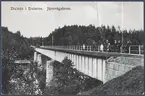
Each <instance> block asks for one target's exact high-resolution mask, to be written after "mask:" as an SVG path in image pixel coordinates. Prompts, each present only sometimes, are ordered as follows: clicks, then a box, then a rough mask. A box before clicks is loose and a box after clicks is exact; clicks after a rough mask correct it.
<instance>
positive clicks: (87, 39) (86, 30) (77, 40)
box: [29, 25, 144, 46]
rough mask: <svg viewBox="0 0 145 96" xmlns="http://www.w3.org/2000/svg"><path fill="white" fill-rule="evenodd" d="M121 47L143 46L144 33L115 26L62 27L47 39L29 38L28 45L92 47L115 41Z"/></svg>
mask: <svg viewBox="0 0 145 96" xmlns="http://www.w3.org/2000/svg"><path fill="white" fill-rule="evenodd" d="M122 34H123V45H126V44H127V42H130V44H131V45H143V41H144V40H143V38H144V31H143V30H129V31H127V30H120V31H119V27H118V28H116V27H115V26H104V25H102V26H100V27H97V28H96V27H95V26H93V25H89V26H78V25H71V26H64V27H62V28H58V29H55V30H54V31H53V32H52V33H50V34H49V36H48V37H31V38H29V43H30V44H32V45H34V46H42V45H44V46H48V45H52V40H53V45H62V46H64V45H83V44H86V45H92V44H97V45H100V44H104V43H106V41H107V40H108V41H109V43H110V44H111V45H113V44H114V43H115V42H114V41H115V40H116V41H117V42H121V43H122Z"/></svg>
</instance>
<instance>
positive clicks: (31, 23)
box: [1, 1, 144, 37]
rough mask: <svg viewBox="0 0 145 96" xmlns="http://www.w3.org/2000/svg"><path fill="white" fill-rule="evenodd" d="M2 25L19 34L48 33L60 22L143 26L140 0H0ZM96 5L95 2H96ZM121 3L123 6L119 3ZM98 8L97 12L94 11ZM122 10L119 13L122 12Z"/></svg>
mask: <svg viewBox="0 0 145 96" xmlns="http://www.w3.org/2000/svg"><path fill="white" fill-rule="evenodd" d="M1 4H2V8H1V12H2V13H1V15H2V18H1V19H2V26H5V27H8V29H9V30H10V31H12V32H16V31H20V32H21V34H23V36H26V37H30V36H31V37H34V36H44V37H46V36H48V35H49V33H51V32H52V31H53V30H54V29H56V28H58V27H63V26H64V25H74V24H78V25H86V26H87V25H89V24H92V25H95V26H96V27H97V26H98V25H101V24H103V25H110V26H112V25H114V26H115V27H117V26H120V27H121V28H123V29H127V30H129V29H139V30H140V29H143V27H144V16H143V12H144V11H143V7H144V6H143V3H142V2H123V4H122V3H121V2H94V1H93V2H36V1H35V2H34V1H33V2H22V1H21V2H16V1H13V2H12V1H11V2H10V1H9V2H8V1H7V2H6V1H2V3H1ZM97 5H98V6H97ZM122 5H123V7H122ZM11 7H23V8H25V7H41V8H43V11H40V10H35V11H30V10H21V11H19V10H11ZM47 7H53V8H54V7H64V8H70V9H71V10H61V11H58V10H53V11H52V10H51V11H47ZM97 12H98V15H97ZM122 13H123V15H122Z"/></svg>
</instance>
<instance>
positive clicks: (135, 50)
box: [41, 45, 144, 54]
mask: <svg viewBox="0 0 145 96" xmlns="http://www.w3.org/2000/svg"><path fill="white" fill-rule="evenodd" d="M41 47H45V48H59V49H60V48H61V49H71V50H80V51H101V50H100V46H99V45H98V46H92V45H85V46H83V45H68V46H41ZM102 51H104V52H118V53H120V47H115V46H114V45H110V47H109V51H107V49H105V48H104V50H102ZM123 53H129V54H143V53H144V49H143V45H130V46H128V47H126V46H123Z"/></svg>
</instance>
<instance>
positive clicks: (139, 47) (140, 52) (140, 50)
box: [138, 45, 141, 54]
mask: <svg viewBox="0 0 145 96" xmlns="http://www.w3.org/2000/svg"><path fill="white" fill-rule="evenodd" d="M140 48H141V47H140V45H139V46H138V49H139V50H138V51H139V52H138V53H139V54H140V53H141V50H140Z"/></svg>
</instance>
